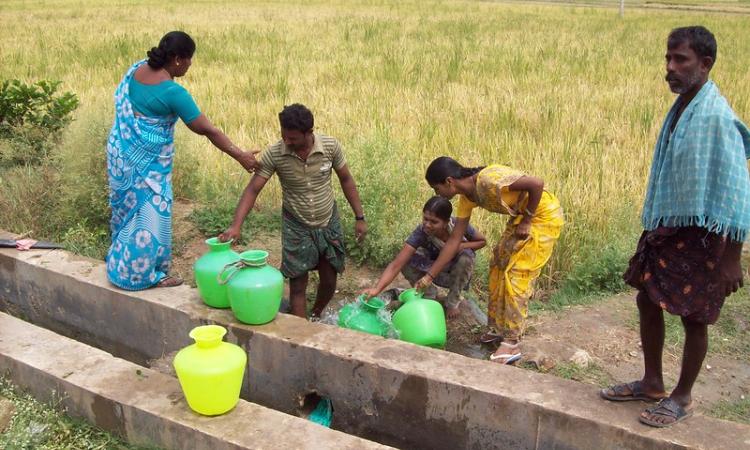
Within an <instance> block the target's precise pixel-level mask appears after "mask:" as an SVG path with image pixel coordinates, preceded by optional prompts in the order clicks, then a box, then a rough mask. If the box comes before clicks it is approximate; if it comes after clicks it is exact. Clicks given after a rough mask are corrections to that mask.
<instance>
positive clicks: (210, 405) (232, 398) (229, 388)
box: [173, 325, 247, 416]
mask: <svg viewBox="0 0 750 450" xmlns="http://www.w3.org/2000/svg"><path fill="white" fill-rule="evenodd" d="M226 333H227V330H226V328H224V327H221V326H219V325H203V326H200V327H195V328H193V329H192V330H191V331H190V337H191V338H192V339H193V340H195V344H192V345H189V346H187V347H185V348H183V349H182V350H180V351H179V352H178V353H177V355H176V356H175V358H174V363H173V364H174V368H175V370H176V371H177V378H178V379H179V380H180V386H181V387H182V392H183V393H184V394H185V399H186V400H187V403H188V406H190V409H192V410H193V411H195V412H197V413H199V414H203V415H205V416H215V415H218V414H224V413H225V412H227V411H229V410H231V409H232V408H234V407H235V405H236V404H237V402H238V401H239V399H240V388H241V387H242V376H243V375H244V374H245V365H246V364H247V354H246V353H245V351H244V350H243V349H242V348H240V347H239V346H237V345H234V344H230V343H229V342H223V341H222V338H223V337H224V335H225V334H226Z"/></svg>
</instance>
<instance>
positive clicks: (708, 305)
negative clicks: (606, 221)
mask: <svg viewBox="0 0 750 450" xmlns="http://www.w3.org/2000/svg"><path fill="white" fill-rule="evenodd" d="M715 61H716V40H715V39H714V36H713V34H711V32H710V31H708V30H707V29H706V28H704V27H701V26H695V27H685V28H677V29H674V30H672V32H671V33H670V34H669V38H668V39H667V53H666V68H667V74H666V81H667V83H669V88H670V89H671V90H672V92H674V93H676V94H679V96H678V97H677V100H676V101H675V103H674V105H673V106H672V109H670V111H669V113H668V114H667V117H666V120H665V121H664V124H663V126H662V129H661V132H660V133H659V137H658V140H657V142H656V148H655V152H654V158H653V162H652V165H651V174H650V177H649V183H648V190H647V192H646V198H645V202H644V205H643V212H642V216H641V219H642V223H643V227H644V232H643V234H642V235H641V238H640V240H639V242H638V247H637V250H636V253H635V255H634V256H633V258H632V259H631V260H630V265H629V267H628V270H627V271H626V273H625V275H624V278H625V281H626V282H627V283H628V284H630V285H631V286H633V287H635V288H637V289H638V296H637V304H638V311H639V315H640V334H641V344H642V347H643V358H644V365H645V372H644V375H643V378H642V379H640V380H638V381H633V382H631V383H625V384H620V385H616V386H612V387H610V388H608V389H604V390H602V391H601V396H602V397H604V398H605V399H607V400H613V401H627V400H643V401H654V402H657V403H656V405H655V406H653V407H651V408H647V409H646V410H645V411H643V412H642V413H641V415H640V416H639V420H640V421H641V422H643V423H645V424H647V425H651V426H654V427H668V426H670V425H673V424H675V423H677V422H680V421H682V420H684V419H686V418H688V417H690V415H691V414H692V409H693V408H692V397H691V391H692V389H693V384H694V383H695V380H696V378H697V377H698V373H699V372H700V369H701V366H702V365H703V359H704V358H705V356H706V350H707V348H708V325H710V324H713V323H714V322H716V320H717V319H718V318H719V312H720V310H721V307H722V305H723V304H724V299H725V297H727V296H729V295H730V294H731V293H733V292H735V291H736V290H737V289H738V288H739V287H741V286H742V268H741V266H740V254H741V251H742V243H743V241H744V240H745V237H746V236H747V232H748V230H749V229H750V178H748V169H747V159H748V157H750V132H748V129H747V127H746V126H745V125H744V124H743V123H742V122H741V121H740V119H739V118H738V117H737V115H736V114H735V113H734V111H732V108H731V107H730V106H729V104H728V103H727V100H726V99H725V98H724V97H722V96H721V94H720V93H719V89H718V88H717V86H716V84H714V82H713V81H711V80H709V78H708V75H709V72H710V71H711V68H712V67H713V65H714V62H715ZM664 310H666V311H667V312H668V313H670V314H675V315H679V316H680V317H681V319H682V324H683V327H684V329H685V345H684V349H683V356H682V368H681V372H680V378H679V381H678V382H677V386H675V388H674V389H673V390H672V392H671V393H670V394H667V392H666V391H665V387H664V379H663V376H662V349H663V347H664V316H663V311H664Z"/></svg>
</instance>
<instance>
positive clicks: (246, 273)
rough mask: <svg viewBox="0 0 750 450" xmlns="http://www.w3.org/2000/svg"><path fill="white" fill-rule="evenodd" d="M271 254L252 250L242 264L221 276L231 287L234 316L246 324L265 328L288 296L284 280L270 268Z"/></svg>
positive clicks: (228, 294)
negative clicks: (263, 325) (268, 262)
mask: <svg viewBox="0 0 750 450" xmlns="http://www.w3.org/2000/svg"><path fill="white" fill-rule="evenodd" d="M267 258H268V252H266V251H264V250H248V251H246V252H242V253H240V260H239V261H238V262H236V263H235V264H233V265H230V266H227V267H226V268H225V270H224V271H223V272H222V273H221V274H220V275H219V278H220V281H219V282H220V283H226V284H227V296H228V297H229V304H230V306H231V307H232V312H234V316H235V317H236V318H237V320H239V321H240V322H242V323H247V324H250V325H261V324H264V323H268V322H270V321H272V320H273V319H274V318H275V317H276V314H277V313H278V312H279V307H280V306H281V296H282V294H283V293H284V276H283V275H281V272H279V271H278V270H277V269H275V268H273V267H271V266H269V265H268V264H266V259H267Z"/></svg>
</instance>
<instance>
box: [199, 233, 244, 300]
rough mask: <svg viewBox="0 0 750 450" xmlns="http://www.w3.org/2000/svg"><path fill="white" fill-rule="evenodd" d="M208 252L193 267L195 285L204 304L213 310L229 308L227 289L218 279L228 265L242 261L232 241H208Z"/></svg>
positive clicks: (216, 239)
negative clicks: (233, 248) (233, 247)
mask: <svg viewBox="0 0 750 450" xmlns="http://www.w3.org/2000/svg"><path fill="white" fill-rule="evenodd" d="M206 245H208V252H206V253H204V254H203V256H201V257H200V258H198V260H197V261H195V264H194V265H193V272H194V273H195V284H197V285H198V293H199V294H200V296H201V298H202V299H203V302H204V303H205V304H207V305H208V306H211V307H213V308H229V298H228V297H227V287H226V286H225V285H223V284H219V282H218V280H217V277H218V275H219V273H221V271H222V270H224V267H225V266H226V265H227V264H231V263H235V262H237V261H239V260H240V255H239V254H237V252H235V251H233V250H232V247H231V245H232V241H228V242H221V241H220V240H219V238H215V237H213V238H211V239H206Z"/></svg>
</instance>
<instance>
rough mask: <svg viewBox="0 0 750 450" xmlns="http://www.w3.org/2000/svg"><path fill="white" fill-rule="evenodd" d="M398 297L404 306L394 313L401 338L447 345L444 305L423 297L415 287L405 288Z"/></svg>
mask: <svg viewBox="0 0 750 450" xmlns="http://www.w3.org/2000/svg"><path fill="white" fill-rule="evenodd" d="M398 299H399V301H400V302H402V303H403V306H401V307H400V308H399V309H398V310H397V311H396V313H395V314H393V328H395V329H396V331H398V333H399V338H400V339H401V340H402V341H406V342H411V343H413V344H418V345H425V346H427V347H434V348H443V347H445V341H446V338H447V331H446V327H445V312H444V311H443V306H442V305H441V304H440V303H438V302H436V301H435V300H430V299H426V298H423V297H422V295H421V294H419V292H417V291H416V290H415V289H407V290H405V291H404V292H402V293H401V295H399V297H398Z"/></svg>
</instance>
